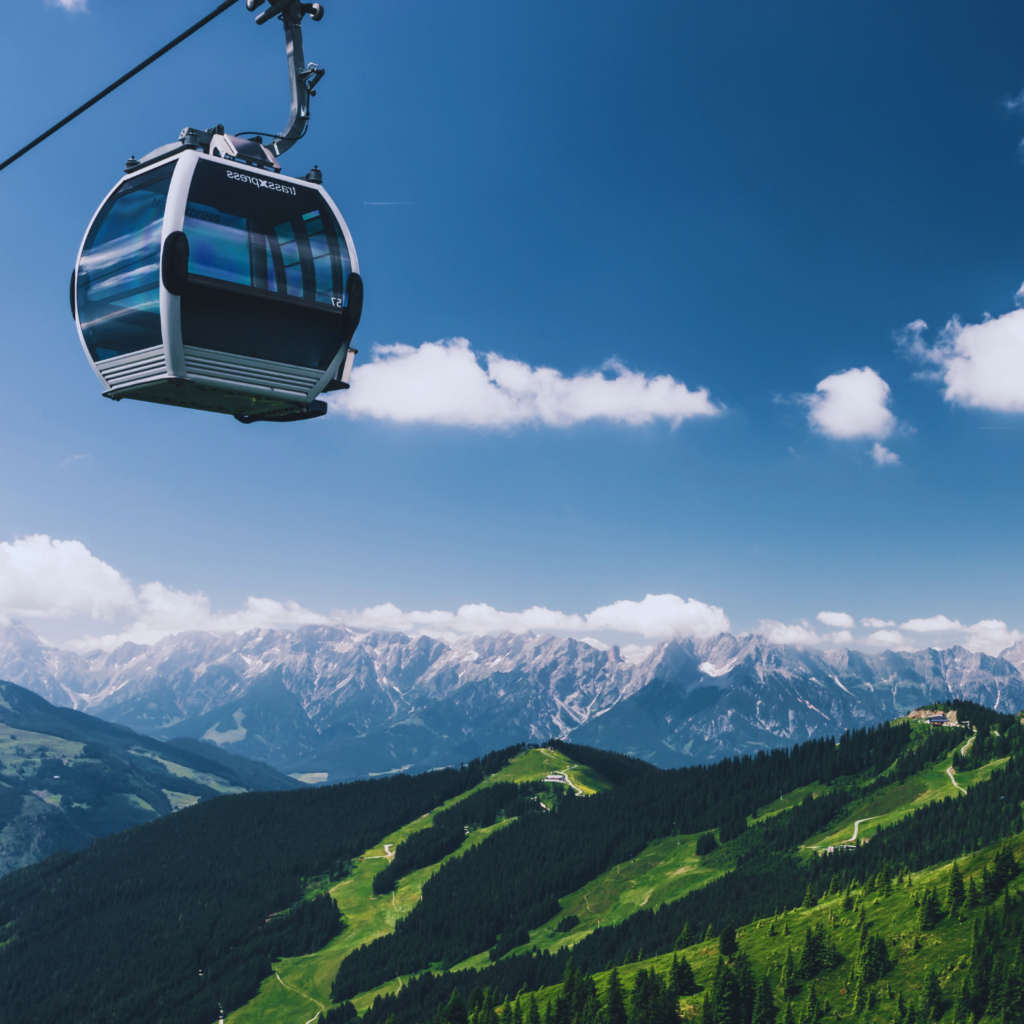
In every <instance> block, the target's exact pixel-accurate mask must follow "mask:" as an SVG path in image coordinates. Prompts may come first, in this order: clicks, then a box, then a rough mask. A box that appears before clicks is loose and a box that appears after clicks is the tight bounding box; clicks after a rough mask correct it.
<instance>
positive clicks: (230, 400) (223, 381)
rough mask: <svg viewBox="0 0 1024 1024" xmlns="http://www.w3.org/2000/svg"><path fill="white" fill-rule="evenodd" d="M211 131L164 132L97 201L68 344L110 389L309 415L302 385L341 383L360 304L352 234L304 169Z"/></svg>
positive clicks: (76, 281) (322, 387)
mask: <svg viewBox="0 0 1024 1024" xmlns="http://www.w3.org/2000/svg"><path fill="white" fill-rule="evenodd" d="M216 140H217V141H219V145H218V144H216V142H215V144H214V145H211V146H210V147H209V152H203V151H202V150H201V149H199V148H189V147H188V146H187V145H186V146H182V145H177V146H169V147H166V148H167V149H169V150H172V151H173V152H172V153H171V154H170V155H169V156H167V157H165V158H161V157H159V156H158V155H157V154H154V155H153V157H151V158H148V159H146V160H144V161H143V162H142V163H140V164H139V166H138V167H137V168H133V169H132V170H131V171H130V172H129V173H126V174H125V176H124V177H123V178H122V179H121V180H120V181H119V182H118V183H117V185H116V186H115V187H114V189H113V191H111V193H110V194H109V195H108V196H107V198H106V199H105V200H104V202H103V204H102V205H101V206H100V208H99V211H98V212H97V213H96V215H95V216H94V217H93V219H92V222H91V223H90V225H89V228H88V230H87V231H86V234H85V239H84V240H83V242H82V247H81V250H80V251H79V255H78V261H77V263H76V266H75V271H74V274H73V276H72V280H71V305H72V312H73V314H74V316H75V320H76V323H77V325H78V332H79V337H80V339H81V342H82V346H83V348H84V349H85V352H86V355H87V356H88V357H89V360H90V362H91V363H92V366H93V369H94V370H95V371H96V374H97V376H98V377H99V378H100V380H101V381H102V382H103V385H104V388H105V391H104V394H105V395H106V396H107V397H109V398H113V399H122V398H134V399H138V400H141V401H145V402H159V403H162V404H165V405H176V406H184V407H186V408H190V409H205V410H208V411H212V412H221V413H228V414H230V415H232V416H235V417H236V418H237V419H239V420H241V421H242V422H244V423H250V422H253V421H255V420H275V421H287V420H296V419H309V418H311V417H314V416H319V415H322V414H323V413H324V412H326V410H327V406H326V403H324V402H322V401H317V396H318V395H320V394H321V392H324V391H328V390H337V389H339V388H345V387H347V386H348V374H349V372H350V370H351V367H352V360H353V357H354V353H355V350H354V349H352V348H351V341H352V335H353V333H354V332H355V329H356V327H357V326H358V323H359V316H360V313H361V311H362V281H361V279H360V277H359V263H358V260H357V258H356V252H355V248H354V246H353V244H352V238H351V235H350V234H349V231H348V228H347V227H346V225H345V221H344V220H343V219H342V217H341V214H340V213H339V212H338V209H337V207H336V206H335V205H334V203H333V202H332V201H331V198H330V196H329V195H328V194H327V192H326V191H325V190H324V188H323V186H322V185H321V184H320V183H319V177H320V176H319V174H318V173H315V172H311V174H310V175H309V176H307V178H292V177H288V176H287V175H284V174H280V173H278V172H277V171H275V170H272V169H270V168H268V167H266V166H259V165H257V164H255V163H254V162H252V161H250V162H245V161H244V159H243V158H244V156H245V149H246V147H250V148H253V147H255V148H253V153H254V154H255V153H256V150H257V149H258V150H260V152H259V154H258V156H259V158H260V159H261V160H263V161H264V163H265V162H266V160H268V159H269V160H271V161H272V160H273V156H272V154H271V153H270V151H269V150H267V149H265V148H263V147H262V146H258V141H259V140H248V139H245V140H243V139H238V138H235V137H233V136H217V137H216ZM158 152H159V151H158ZM222 153H228V154H231V156H232V157H233V158H231V157H228V156H222V155H220V154H222Z"/></svg>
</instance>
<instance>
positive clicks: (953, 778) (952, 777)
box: [946, 765, 967, 793]
mask: <svg viewBox="0 0 1024 1024" xmlns="http://www.w3.org/2000/svg"><path fill="white" fill-rule="evenodd" d="M946 774H947V775H948V776H949V781H950V782H952V783H953V785H954V786H956V788H957V789H959V790H960V792H961V793H966V792H967V790H966V789H964V787H963V786H961V785H960V783H959V782H957V781H956V776H955V775H954V774H953V766H952V765H950V766H949V767H948V768H947V769H946Z"/></svg>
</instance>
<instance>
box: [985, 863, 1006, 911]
mask: <svg viewBox="0 0 1024 1024" xmlns="http://www.w3.org/2000/svg"><path fill="white" fill-rule="evenodd" d="M1001 890H1002V886H1001V885H1000V878H999V875H998V873H997V872H994V871H989V869H988V865H987V864H986V865H984V866H983V867H982V869H981V902H982V903H984V904H986V905H987V904H989V903H995V901H996V900H997V899H999V893H1000V891H1001Z"/></svg>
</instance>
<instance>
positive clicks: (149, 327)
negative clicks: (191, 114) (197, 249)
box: [77, 163, 174, 360]
mask: <svg viewBox="0 0 1024 1024" xmlns="http://www.w3.org/2000/svg"><path fill="white" fill-rule="evenodd" d="M173 173H174V164H173V163H170V164H165V165H164V166H163V167H158V168H157V169H156V170H154V171H149V172H147V173H145V174H140V175H138V176H137V177H135V178H130V179H129V180H128V181H126V182H125V183H124V184H123V185H121V187H120V188H119V189H118V190H117V191H116V192H115V193H114V194H113V195H112V196H111V197H110V198H109V199H108V200H107V201H106V202H105V203H104V204H103V208H102V209H101V210H100V212H99V213H98V214H97V216H96V219H95V220H94V221H93V223H92V227H91V228H90V229H89V234H88V236H87V237H86V240H85V246H84V248H83V249H82V258H81V261H80V262H79V264H78V279H77V283H78V293H77V305H78V320H79V322H80V323H81V325H82V334H83V335H84V336H85V343H86V345H87V346H88V349H89V354H90V355H91V356H92V358H93V359H95V360H100V359H110V358H111V357H112V356H120V355H124V354H125V353H126V352H137V351H138V350H139V349H143V348H152V347H153V346H154V345H160V344H162V341H163V339H162V337H161V334H160V234H161V231H162V229H163V221H164V206H165V205H166V202H167V189H168V187H169V186H170V183H171V175H172V174H173Z"/></svg>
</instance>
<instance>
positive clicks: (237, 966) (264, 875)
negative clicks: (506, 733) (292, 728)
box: [0, 747, 521, 1024]
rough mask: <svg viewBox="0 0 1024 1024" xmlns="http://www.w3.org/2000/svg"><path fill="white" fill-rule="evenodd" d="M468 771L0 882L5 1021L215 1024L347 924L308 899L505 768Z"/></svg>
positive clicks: (205, 814) (263, 809) (249, 816)
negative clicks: (323, 880) (313, 889)
mask: <svg viewBox="0 0 1024 1024" xmlns="http://www.w3.org/2000/svg"><path fill="white" fill-rule="evenodd" d="M519 749H521V748H519V747H515V748H510V749H508V750H505V751H498V752H496V753H494V754H491V755H489V756H488V757H487V758H485V759H483V760H478V761H474V762H472V763H471V764H469V765H467V766H464V767H462V768H459V769H454V768H452V769H445V770H443V771H437V772H429V773H426V774H423V775H416V776H406V775H399V776H395V777H393V778H390V779H386V780H378V781H372V782H355V783H349V784H346V785H340V786H333V787H330V788H323V789H313V790H307V791H304V792H296V793H246V794H242V795H239V796H235V797H226V798H224V799H222V800H217V801H213V802H211V803H209V804H199V805H197V806H195V807H192V808H189V809H187V810H183V811H180V812H179V813H177V814H174V815H171V816H169V817H167V818H161V819H159V820H157V821H154V822H151V823H149V824H146V825H142V826H139V827H137V828H134V829H131V830H129V831H127V832H122V833H119V834H117V835H114V836H110V837H108V838H106V839H101V840H98V841H96V842H95V843H93V844H92V845H91V846H90V847H89V848H88V849H86V850H82V851H80V852H78V853H71V854H67V853H61V854H55V855H54V856H52V857H50V858H49V859H48V860H46V861H44V862H43V863H41V864H38V865H35V866H34V867H30V868H26V869H24V870H22V871H18V872H15V873H14V874H12V875H9V876H8V877H7V878H4V879H0V927H3V929H4V931H3V939H2V940H0V943H2V944H0V1021H3V1022H5V1024H6V1022H8V1021H9V1022H12V1024H14V1022H18V1024H31V1022H36V1021H38V1022H40V1024H42V1022H52V1021H68V1022H71V1021H74V1022H76V1024H100V1022H108V1021H138V1022H143V1021H166V1022H168V1024H171V1022H174V1024H211V1022H212V1021H214V1020H216V1019H217V1017H218V1015H219V1013H220V1011H221V1008H222V1007H223V1008H225V1009H230V1008H232V1007H234V1006H238V1005H239V1004H240V1003H243V1002H245V1000H247V999H249V998H250V997H251V996H252V995H254V994H255V992H256V989H257V988H258V986H259V983H260V980H261V979H262V978H263V977H265V976H266V975H267V974H268V973H269V972H270V969H271V968H270V963H271V961H272V960H274V959H276V958H277V957H280V956H286V955H291V956H294V955H299V954H301V953H305V952H309V951H311V949H312V948H318V947H319V946H321V945H323V943H324V942H326V941H327V940H328V939H329V938H330V937H331V935H333V934H335V933H336V932H337V931H338V929H339V928H340V927H342V926H343V922H340V921H339V919H338V912H337V909H336V907H335V906H334V904H333V902H332V901H331V900H330V899H325V900H320V901H318V902H314V903H312V904H308V903H303V902H301V896H302V894H303V881H304V879H305V878H308V877H309V876H311V875H315V874H317V873H321V872H331V873H333V874H335V875H336V876H337V875H340V874H342V873H344V872H345V871H346V870H347V865H348V862H349V861H350V859H351V858H352V857H354V856H355V855H357V854H358V853H359V852H360V851H362V850H363V849H365V848H366V847H367V846H369V845H371V844H372V843H373V842H375V841H376V840H377V839H379V838H380V837H381V836H383V835H386V834H387V833H388V832H390V831H392V830H393V829H394V828H396V827H398V826H399V825H401V824H403V823H404V822H406V821H409V820H411V819H413V818H417V817H419V816H420V815H422V814H424V813H426V812H428V811H430V810H432V809H433V808H435V807H437V806H438V805H439V804H441V803H443V802H444V801H445V800H448V799H450V798H451V797H453V796H455V795H457V794H459V793H462V792H465V791H466V790H467V789H470V788H471V787H473V786H475V785H476V784H478V783H479V782H480V781H482V780H483V779H484V778H485V776H487V775H488V774H490V773H492V772H494V771H496V770H497V769H498V768H500V767H501V765H502V764H504V763H505V762H506V761H507V760H508V758H509V757H510V756H512V755H513V754H515V753H516V752H517V751H518V750H519Z"/></svg>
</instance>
